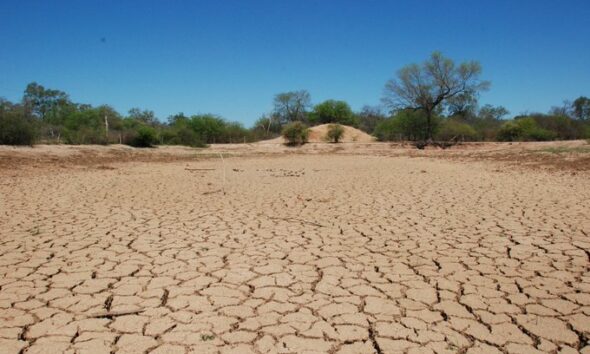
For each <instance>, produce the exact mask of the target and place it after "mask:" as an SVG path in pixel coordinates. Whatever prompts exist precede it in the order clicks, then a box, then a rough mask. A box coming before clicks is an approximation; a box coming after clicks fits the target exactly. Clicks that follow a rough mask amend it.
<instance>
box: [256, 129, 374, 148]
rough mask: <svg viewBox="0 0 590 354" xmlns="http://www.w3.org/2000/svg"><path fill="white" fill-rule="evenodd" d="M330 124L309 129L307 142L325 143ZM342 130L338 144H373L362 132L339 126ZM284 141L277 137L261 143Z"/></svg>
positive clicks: (367, 135)
mask: <svg viewBox="0 0 590 354" xmlns="http://www.w3.org/2000/svg"><path fill="white" fill-rule="evenodd" d="M330 125H331V124H321V125H316V126H314V127H311V128H309V136H308V141H309V142H310V143H323V142H326V135H327V134H328V129H329V128H330ZM341 127H342V129H343V130H344V134H343V135H342V138H341V139H340V142H343V143H353V142H354V143H370V142H374V141H375V138H374V137H372V136H371V135H369V134H367V133H365V132H364V131H362V130H359V129H356V128H353V127H349V126H347V125H341ZM285 142H286V140H285V139H284V138H283V137H278V138H275V139H271V140H267V141H263V142H262V143H274V144H276V143H279V144H280V143H285Z"/></svg>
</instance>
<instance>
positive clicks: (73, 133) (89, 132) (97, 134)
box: [63, 126, 108, 145]
mask: <svg viewBox="0 0 590 354" xmlns="http://www.w3.org/2000/svg"><path fill="white" fill-rule="evenodd" d="M63 139H64V142H65V143H66V144H72V145H82V144H99V145H106V144H108V139H107V137H106V135H105V132H104V130H97V129H93V128H91V127H86V126H82V127H79V128H77V129H76V130H72V129H68V128H64V129H63Z"/></svg>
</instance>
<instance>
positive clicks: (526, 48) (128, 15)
mask: <svg viewBox="0 0 590 354" xmlns="http://www.w3.org/2000/svg"><path fill="white" fill-rule="evenodd" d="M0 43H2V44H1V45H2V47H1V49H0V96H2V97H5V98H7V99H10V100H19V99H20V97H21V96H22V92H23V90H24V88H25V86H26V84H27V83H29V82H31V81H37V82H38V83H40V84H42V85H44V86H46V87H50V88H56V89H60V90H63V91H66V92H67V93H69V94H70V97H71V98H72V99H73V100H74V101H75V102H81V103H90V104H93V105H98V104H103V103H106V104H110V105H112V106H114V107H115V108H116V109H117V110H119V111H120V112H121V113H126V112H127V110H129V108H132V107H140V108H145V109H151V110H153V111H154V112H155V113H156V115H157V116H158V117H159V118H160V119H165V118H166V117H167V116H168V115H170V114H173V113H177V112H184V113H186V114H195V113H207V112H211V113H216V114H219V115H221V116H223V117H225V118H227V119H229V120H235V121H240V122H243V123H244V124H245V125H247V126H249V125H250V124H251V123H252V122H254V120H256V119H257V118H258V117H259V116H260V115H261V114H263V113H265V112H268V111H270V109H271V107H272V99H273V96H274V95H275V94H276V93H279V92H284V91H289V90H297V89H307V90H308V91H309V92H310V93H311V96H312V100H313V102H315V103H317V102H320V101H322V100H325V99H328V98H334V99H342V100H346V101H348V102H349V103H350V104H351V106H352V107H353V109H355V110H356V109H360V108H361V107H362V106H363V105H365V104H369V105H375V104H378V103H379V101H380V97H381V93H382V90H383V86H384V83H385V82H386V81H387V79H389V78H391V77H393V75H394V74H395V72H396V71H397V70H398V69H399V68H400V67H402V66H403V65H405V64H408V63H412V62H421V61H423V60H424V59H426V57H427V56H428V55H429V54H430V53H431V52H432V51H434V50H440V51H442V52H443V54H445V55H446V56H449V57H451V58H453V59H455V60H458V61H461V60H465V59H476V60H479V61H480V62H481V64H482V66H483V69H484V72H483V78H485V79H488V80H491V81H492V87H491V90H490V91H489V92H487V93H484V94H483V95H482V96H481V100H480V103H482V104H483V103H491V104H494V105H503V106H505V107H506V108H508V109H509V110H510V111H511V113H512V114H518V113H521V112H524V111H542V112H545V111H547V110H548V109H549V108H550V107H551V106H553V105H560V104H561V102H562V101H563V100H564V99H574V98H576V97H578V96H580V95H586V96H590V1H588V0H578V1H556V0H535V1H532V0H527V1H525V0H511V1H508V0H498V1H473V0H464V1H453V0H445V1H440V0H438V1H409V0H408V1H371V0H365V1H361V0H358V1H329V0H315V1H312V0H292V1H291V0H268V1H255V0H251V1H245V0H224V1H213V0H212V1H175V0H171V1H164V0H161V1H147V0H136V1H131V0H125V1H119V0H117V1H92V0H84V1H73V0H72V1H60V0H52V1H45V0H44V1H41V0H39V1H27V0H13V1H8V0H1V1H0Z"/></svg>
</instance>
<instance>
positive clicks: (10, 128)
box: [0, 112, 37, 146]
mask: <svg viewBox="0 0 590 354" xmlns="http://www.w3.org/2000/svg"><path fill="white" fill-rule="evenodd" d="M36 139H37V127H36V126H35V123H34V122H33V121H31V120H28V119H26V118H24V117H22V116H21V115H19V114H16V113H9V112H4V113H3V114H1V115H0V145H30V146H32V145H33V144H34V143H35V141H36Z"/></svg>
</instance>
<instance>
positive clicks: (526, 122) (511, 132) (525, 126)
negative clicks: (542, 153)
mask: <svg viewBox="0 0 590 354" xmlns="http://www.w3.org/2000/svg"><path fill="white" fill-rule="evenodd" d="M556 136H557V135H556V134H555V133H554V132H552V131H550V130H547V129H543V128H540V127H539V126H538V125H537V122H536V121H535V120H534V119H533V118H531V117H525V118H518V119H515V120H513V121H508V122H506V123H504V124H503V125H502V127H500V130H499V131H498V137H497V138H498V140H500V141H531V140H532V141H546V140H552V139H555V138H556Z"/></svg>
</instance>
